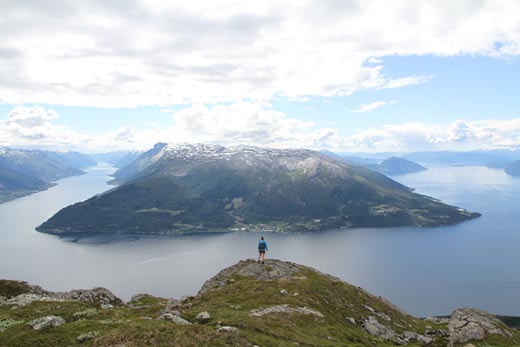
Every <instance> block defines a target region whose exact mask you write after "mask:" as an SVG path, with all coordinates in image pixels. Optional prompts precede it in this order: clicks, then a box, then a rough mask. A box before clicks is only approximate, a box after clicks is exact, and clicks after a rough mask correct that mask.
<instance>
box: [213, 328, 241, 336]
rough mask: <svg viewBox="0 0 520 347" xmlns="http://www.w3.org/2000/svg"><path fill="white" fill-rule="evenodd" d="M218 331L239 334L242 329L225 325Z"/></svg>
mask: <svg viewBox="0 0 520 347" xmlns="http://www.w3.org/2000/svg"><path fill="white" fill-rule="evenodd" d="M217 332H219V333H228V334H234V335H238V334H239V333H240V330H238V328H235V327H229V326H224V327H220V328H218V329H217Z"/></svg>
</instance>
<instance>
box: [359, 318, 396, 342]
mask: <svg viewBox="0 0 520 347" xmlns="http://www.w3.org/2000/svg"><path fill="white" fill-rule="evenodd" d="M363 328H364V329H365V330H366V331H367V332H368V333H369V334H370V335H372V336H375V337H379V338H381V339H383V340H395V338H396V337H397V334H396V333H395V331H394V330H393V329H392V328H390V327H387V326H386V325H383V324H381V323H379V321H378V320H377V318H376V317H374V316H369V317H368V319H366V320H364V321H363Z"/></svg>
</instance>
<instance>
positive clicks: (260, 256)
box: [258, 252, 262, 262]
mask: <svg viewBox="0 0 520 347" xmlns="http://www.w3.org/2000/svg"><path fill="white" fill-rule="evenodd" d="M260 259H262V252H258V262H260Z"/></svg>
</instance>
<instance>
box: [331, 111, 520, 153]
mask: <svg viewBox="0 0 520 347" xmlns="http://www.w3.org/2000/svg"><path fill="white" fill-rule="evenodd" d="M519 146H520V118H517V119H512V120H486V121H471V122H470V121H464V120H457V121H454V122H451V123H446V124H435V123H404V124H396V125H384V126H382V127H380V128H372V129H368V130H365V131H360V132H357V133H356V134H354V135H352V136H349V137H347V138H345V139H344V142H342V146H341V147H342V148H343V149H348V150H353V151H373V152H378V151H403V152H414V151H428V150H458V151H466V150H476V149H496V148H518V147H519Z"/></svg>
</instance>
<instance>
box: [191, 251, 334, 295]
mask: <svg viewBox="0 0 520 347" xmlns="http://www.w3.org/2000/svg"><path fill="white" fill-rule="evenodd" d="M304 269H307V270H312V271H315V272H317V273H320V274H321V272H319V271H317V270H315V269H312V268H309V267H306V266H303V265H298V264H295V263H291V262H285V261H280V260H276V259H267V260H266V261H265V264H259V263H257V262H256V260H254V259H248V260H242V261H240V262H238V263H237V264H235V265H233V266H230V267H228V268H226V269H224V270H222V271H220V272H219V273H218V274H216V275H215V276H213V277H212V278H210V279H209V280H207V281H206V282H205V283H204V285H203V286H202V288H201V289H200V291H199V295H200V294H203V293H205V292H207V291H209V290H211V289H214V288H219V287H224V286H226V285H227V284H228V283H229V282H231V281H230V280H231V277H232V276H233V275H241V276H249V277H254V278H256V279H258V280H260V281H269V280H278V279H281V278H294V277H296V274H297V273H298V272H300V270H304ZM326 276H327V277H329V278H330V279H332V280H334V281H340V280H339V279H338V278H337V277H334V276H330V275H326Z"/></svg>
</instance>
